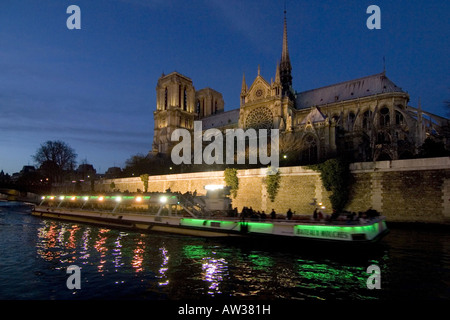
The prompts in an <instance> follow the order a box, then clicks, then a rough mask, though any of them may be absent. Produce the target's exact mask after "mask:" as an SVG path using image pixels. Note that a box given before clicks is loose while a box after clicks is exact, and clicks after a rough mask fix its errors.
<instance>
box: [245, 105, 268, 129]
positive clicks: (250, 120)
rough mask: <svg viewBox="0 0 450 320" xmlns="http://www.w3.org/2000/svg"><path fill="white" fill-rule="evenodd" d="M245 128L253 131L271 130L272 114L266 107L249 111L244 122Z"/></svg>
mask: <svg viewBox="0 0 450 320" xmlns="http://www.w3.org/2000/svg"><path fill="white" fill-rule="evenodd" d="M245 126H246V128H253V129H272V127H273V115H272V112H271V111H270V109H269V108H266V107H260V108H257V109H255V110H253V111H251V112H250V113H249V114H248V116H247V119H246V120H245Z"/></svg>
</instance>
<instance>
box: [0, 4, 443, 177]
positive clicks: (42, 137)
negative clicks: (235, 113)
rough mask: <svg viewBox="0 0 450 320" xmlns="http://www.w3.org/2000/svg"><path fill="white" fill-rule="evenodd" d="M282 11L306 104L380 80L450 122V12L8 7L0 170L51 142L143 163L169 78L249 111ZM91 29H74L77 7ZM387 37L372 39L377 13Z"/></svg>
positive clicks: (3, 27)
mask: <svg viewBox="0 0 450 320" xmlns="http://www.w3.org/2000/svg"><path fill="white" fill-rule="evenodd" d="M285 2H286V8H287V21H288V37H289V52H290V58H291V62H292V66H293V87H294V89H295V90H296V91H299V92H300V91H304V90H309V89H314V88H318V87H322V86H326V85H330V84H334V83H338V82H342V81H347V80H352V79H356V78H360V77H364V76H368V75H372V74H376V73H379V72H382V71H383V57H385V61H386V74H387V76H388V77H389V78H390V79H391V80H392V81H394V83H396V84H397V85H398V86H400V87H402V88H403V89H404V90H405V91H407V92H408V93H409V94H410V98H411V100H410V103H409V104H410V105H411V106H413V107H417V105H418V100H419V97H420V98H421V101H422V108H423V109H424V110H426V111H429V112H432V113H435V114H437V115H441V116H446V115H447V112H448V110H446V109H445V107H444V105H445V104H444V101H445V100H449V99H450V76H449V75H450V72H449V71H450V70H449V56H450V52H449V42H450V41H449V39H450V32H449V29H450V28H449V21H450V15H449V13H450V2H449V1H436V0H421V1H416V0H408V1H406V0H405V1H382V0H375V1H372V0H371V1H364V0H353V1H303V0H302V1H293V0H287V1H284V0H277V1H275V0H254V1H243V0H239V1H238V0H198V1H175V0H71V1H64V0H39V1H36V0H1V1H0V132H1V135H0V170H1V169H3V170H4V171H5V172H6V173H10V174H12V173H14V172H17V171H20V170H21V169H22V167H23V165H28V164H30V165H34V163H33V159H32V157H31V156H32V155H33V154H34V153H35V152H36V150H37V149H38V148H39V146H40V145H41V144H42V143H44V142H45V141H47V140H62V141H64V142H66V143H67V144H68V145H70V146H71V147H72V148H73V149H75V151H76V153H77V154H78V158H77V160H78V163H80V162H81V161H83V160H87V162H88V163H91V164H93V165H94V167H95V168H96V170H97V172H99V173H103V172H104V171H105V170H107V168H108V167H112V166H120V167H123V166H124V164H125V161H126V159H128V158H130V157H131V156H132V155H135V154H138V153H142V154H146V153H147V152H148V151H149V150H151V145H152V139H153V112H154V111H155V109H156V93H155V87H156V83H157V80H158V78H159V77H160V76H161V74H162V73H163V72H164V73H165V74H168V73H170V72H172V71H178V72H180V73H182V74H184V75H186V76H188V77H190V78H191V79H192V80H193V82H194V86H195V88H196V89H197V90H198V89H201V88H204V87H211V88H213V89H215V90H217V91H219V92H221V93H222V94H223V97H224V100H225V110H232V109H236V108H238V107H239V94H240V89H241V81H242V74H243V73H245V76H246V80H247V83H248V84H249V85H250V84H251V82H252V81H253V80H254V78H255V77H256V75H257V70H258V65H260V66H261V75H262V76H263V77H265V78H266V80H268V81H270V79H271V78H272V77H274V74H275V69H276V64H277V62H278V61H279V59H280V56H281V44H282V32H283V10H284V6H285ZM72 4H74V5H78V6H79V7H80V9H81V30H69V29H68V28H67V27H66V20H67V18H68V17H69V16H70V15H69V14H67V13H66V10H67V7H68V6H69V5H72ZM372 4H375V5H378V6H379V7H380V9H381V29H380V30H369V29H368V28H367V27H366V20H367V18H368V17H369V14H367V13H366V10H367V7H368V6H369V5H372Z"/></svg>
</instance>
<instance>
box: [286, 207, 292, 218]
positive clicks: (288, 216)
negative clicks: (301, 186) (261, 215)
mask: <svg viewBox="0 0 450 320" xmlns="http://www.w3.org/2000/svg"><path fill="white" fill-rule="evenodd" d="M286 219H287V220H291V219H292V210H291V208H289V210H288V211H287V212H286Z"/></svg>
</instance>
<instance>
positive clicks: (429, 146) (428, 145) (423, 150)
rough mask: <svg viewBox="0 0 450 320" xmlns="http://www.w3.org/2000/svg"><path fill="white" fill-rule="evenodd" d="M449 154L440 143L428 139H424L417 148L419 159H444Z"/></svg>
mask: <svg viewBox="0 0 450 320" xmlns="http://www.w3.org/2000/svg"><path fill="white" fill-rule="evenodd" d="M449 154H450V152H449V151H447V150H446V149H445V145H444V143H443V142H442V141H436V140H435V139H432V138H429V137H428V138H426V139H425V141H424V142H423V144H422V145H421V146H420V148H419V157H420V158H435V157H446V156H448V155H449Z"/></svg>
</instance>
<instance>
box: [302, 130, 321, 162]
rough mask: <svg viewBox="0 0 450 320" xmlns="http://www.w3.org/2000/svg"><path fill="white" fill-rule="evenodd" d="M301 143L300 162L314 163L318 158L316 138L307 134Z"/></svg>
mask: <svg viewBox="0 0 450 320" xmlns="http://www.w3.org/2000/svg"><path fill="white" fill-rule="evenodd" d="M303 144H304V149H303V152H302V162H303V163H304V164H310V163H316V162H317V160H318V157H317V142H316V139H315V138H314V137H313V136H312V135H308V136H306V138H305V139H304V143H303Z"/></svg>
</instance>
